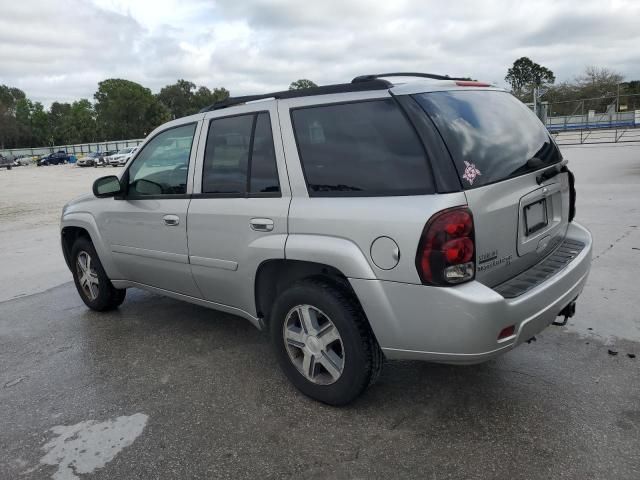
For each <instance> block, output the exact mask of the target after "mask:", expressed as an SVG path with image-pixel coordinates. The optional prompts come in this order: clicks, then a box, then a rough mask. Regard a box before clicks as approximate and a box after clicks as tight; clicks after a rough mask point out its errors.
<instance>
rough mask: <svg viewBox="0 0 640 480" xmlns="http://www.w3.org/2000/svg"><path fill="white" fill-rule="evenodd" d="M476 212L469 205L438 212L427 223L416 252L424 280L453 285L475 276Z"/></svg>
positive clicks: (426, 282) (417, 266)
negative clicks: (474, 232)
mask: <svg viewBox="0 0 640 480" xmlns="http://www.w3.org/2000/svg"><path fill="white" fill-rule="evenodd" d="M475 257H476V255H475V243H474V236H473V216H472V215H471V211H470V210H469V209H468V208H466V207H457V208H451V209H447V210H443V211H441V212H438V213H436V214H435V215H434V216H433V217H431V219H429V221H428V222H427V224H426V225H425V227H424V230H423V231H422V237H421V238H420V243H419V244H418V252H417V254H416V268H417V269H418V275H420V280H422V283H424V284H430V285H452V284H457V283H462V282H466V281H469V280H473V278H474V276H475V264H476V262H475Z"/></svg>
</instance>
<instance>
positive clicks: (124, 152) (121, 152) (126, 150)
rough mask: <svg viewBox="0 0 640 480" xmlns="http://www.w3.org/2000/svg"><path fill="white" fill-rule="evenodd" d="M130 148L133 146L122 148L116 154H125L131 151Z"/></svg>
mask: <svg viewBox="0 0 640 480" xmlns="http://www.w3.org/2000/svg"><path fill="white" fill-rule="evenodd" d="M131 150H133V148H123V149H122V150H120V151H119V152H118V155H125V154H127V153H131Z"/></svg>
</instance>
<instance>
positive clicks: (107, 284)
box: [71, 237, 127, 311]
mask: <svg viewBox="0 0 640 480" xmlns="http://www.w3.org/2000/svg"><path fill="white" fill-rule="evenodd" d="M71 259H72V261H73V264H72V267H71V269H72V273H73V281H74V283H75V285H76V289H77V290H78V293H79V294H80V298H82V301H83V302H84V303H85V305H86V306H87V307H89V308H90V309H92V310H97V311H106V310H113V309H114V308H117V307H119V306H120V305H121V304H122V302H124V298H125V296H126V294H127V291H126V289H118V288H115V287H114V286H113V284H112V283H111V280H109V277H107V274H106V273H105V271H104V268H103V267H102V263H100V259H99V258H98V254H97V252H96V250H95V248H94V246H93V243H91V241H90V240H89V239H87V238H86V237H79V238H78V239H77V240H76V241H75V243H74V244H73V248H72V249H71Z"/></svg>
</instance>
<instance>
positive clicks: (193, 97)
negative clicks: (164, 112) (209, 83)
mask: <svg viewBox="0 0 640 480" xmlns="http://www.w3.org/2000/svg"><path fill="white" fill-rule="evenodd" d="M196 88H197V89H196ZM228 96H229V91H228V90H227V89H226V88H215V89H214V90H213V91H211V90H209V89H208V88H207V87H196V84H195V83H193V82H189V81H187V80H182V79H181V80H178V81H177V82H176V83H174V84H172V85H167V86H166V87H163V88H162V90H160V93H158V100H160V101H161V102H162V103H163V104H164V105H165V106H166V107H167V108H168V109H169V111H170V112H171V116H172V118H180V117H186V116H187V115H193V114H194V113H198V112H199V111H200V110H201V109H202V108H204V107H208V106H209V105H211V104H213V103H215V102H217V101H219V100H224V99H225V98H227V97H228Z"/></svg>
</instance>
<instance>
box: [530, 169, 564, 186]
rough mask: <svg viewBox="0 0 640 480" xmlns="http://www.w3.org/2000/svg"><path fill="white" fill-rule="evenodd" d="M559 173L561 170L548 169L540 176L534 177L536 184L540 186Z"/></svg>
mask: <svg viewBox="0 0 640 480" xmlns="http://www.w3.org/2000/svg"><path fill="white" fill-rule="evenodd" d="M561 171H562V169H561V168H558V167H553V168H550V169H549V170H545V171H544V172H542V173H541V174H540V175H538V176H537V177H536V182H538V185H540V184H541V183H542V182H546V181H547V180H549V179H550V178H553V177H555V176H556V175H558V174H559V173H560V172H561Z"/></svg>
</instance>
